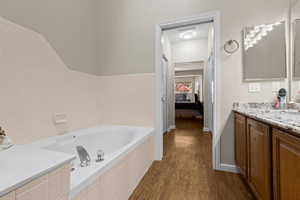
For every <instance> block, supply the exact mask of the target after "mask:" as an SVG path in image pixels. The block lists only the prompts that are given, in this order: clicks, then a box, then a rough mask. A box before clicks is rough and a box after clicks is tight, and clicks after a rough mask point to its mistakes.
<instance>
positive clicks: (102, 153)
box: [96, 150, 104, 162]
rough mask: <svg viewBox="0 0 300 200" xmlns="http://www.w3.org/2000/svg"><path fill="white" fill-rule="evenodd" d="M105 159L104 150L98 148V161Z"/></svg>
mask: <svg viewBox="0 0 300 200" xmlns="http://www.w3.org/2000/svg"><path fill="white" fill-rule="evenodd" d="M103 160H104V151H102V150H98V151H97V159H96V162H101V161H103Z"/></svg>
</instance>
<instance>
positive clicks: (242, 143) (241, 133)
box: [234, 113, 247, 179]
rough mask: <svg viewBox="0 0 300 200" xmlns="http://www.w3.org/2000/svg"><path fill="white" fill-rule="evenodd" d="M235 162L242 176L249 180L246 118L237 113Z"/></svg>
mask: <svg viewBox="0 0 300 200" xmlns="http://www.w3.org/2000/svg"><path fill="white" fill-rule="evenodd" d="M234 120H235V123H234V124H235V162H236V165H237V166H238V167H239V169H240V173H241V175H242V176H243V177H244V178H245V179H247V134H246V133H247V132H246V129H247V128H246V117H245V116H243V115H240V114H237V113H235V119H234Z"/></svg>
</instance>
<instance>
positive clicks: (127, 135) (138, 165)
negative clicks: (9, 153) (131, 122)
mask: <svg viewBox="0 0 300 200" xmlns="http://www.w3.org/2000/svg"><path fill="white" fill-rule="evenodd" d="M153 133H154V130H153V129H152V128H141V127H127V126H98V127H94V128H89V129H83V130H79V131H74V132H71V133H68V134H66V135H64V136H57V137H52V138H48V139H46V140H42V141H39V142H36V143H34V144H33V145H34V146H35V147H36V148H42V149H47V150H50V151H57V152H62V153H67V154H70V155H77V153H76V146H78V145H82V146H83V147H84V148H86V150H87V151H88V153H89V155H90V157H91V164H90V165H89V166H87V167H80V161H79V159H78V158H76V159H75V160H74V161H73V168H74V169H75V170H74V171H72V173H71V181H70V182H71V187H70V199H76V200H79V199H80V200H81V199H84V200H94V199H95V200H96V199H118V200H122V199H124V200H125V199H128V197H129V196H130V194H131V193H132V191H133V190H134V188H135V187H136V185H137V184H138V183H139V181H140V179H141V178H142V177H143V175H144V174H145V173H146V171H147V170H148V168H149V167H150V166H151V164H152V162H153V160H154V151H155V149H154V136H153V135H154V134H153ZM98 150H102V151H104V153H105V156H104V161H102V162H96V157H97V155H96V153H97V151H98ZM100 197H101V198H100Z"/></svg>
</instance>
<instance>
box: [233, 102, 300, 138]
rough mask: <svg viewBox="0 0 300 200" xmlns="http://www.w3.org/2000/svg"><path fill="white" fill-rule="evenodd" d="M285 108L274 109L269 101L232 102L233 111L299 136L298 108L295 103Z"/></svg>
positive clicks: (299, 116)
mask: <svg viewBox="0 0 300 200" xmlns="http://www.w3.org/2000/svg"><path fill="white" fill-rule="evenodd" d="M286 107H287V109H274V108H273V105H272V104H271V103H234V105H233V111H235V112H238V113H241V114H243V115H246V116H248V117H251V118H253V119H257V120H259V121H263V122H265V123H268V124H271V125H274V126H277V127H280V128H283V129H285V130H288V131H291V132H292V133H294V134H297V135H299V136H300V109H299V105H297V104H288V105H286Z"/></svg>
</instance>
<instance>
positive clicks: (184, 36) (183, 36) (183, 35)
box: [179, 31, 197, 40]
mask: <svg viewBox="0 0 300 200" xmlns="http://www.w3.org/2000/svg"><path fill="white" fill-rule="evenodd" d="M196 35H197V32H196V31H185V32H183V33H180V35H179V37H180V38H181V39H184V40H189V39H192V38H194V37H196Z"/></svg>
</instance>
